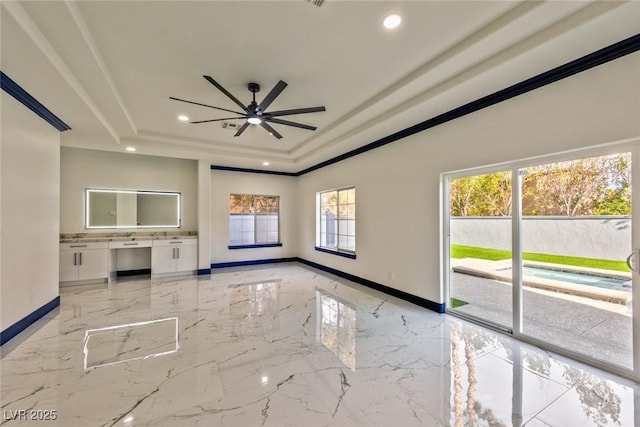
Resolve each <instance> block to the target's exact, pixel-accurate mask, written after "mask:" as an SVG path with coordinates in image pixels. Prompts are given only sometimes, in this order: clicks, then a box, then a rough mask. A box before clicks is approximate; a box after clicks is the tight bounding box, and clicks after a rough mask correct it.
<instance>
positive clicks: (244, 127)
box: [233, 122, 251, 136]
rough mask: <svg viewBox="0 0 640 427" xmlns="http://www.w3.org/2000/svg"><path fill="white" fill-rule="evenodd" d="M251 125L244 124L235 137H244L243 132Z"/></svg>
mask: <svg viewBox="0 0 640 427" xmlns="http://www.w3.org/2000/svg"><path fill="white" fill-rule="evenodd" d="M250 124H251V123H249V122H244V124H243V125H242V126H240V129H238V132H236V133H235V135H233V136H240V135H242V132H244V131H245V129H247V128H248V127H249V125H250Z"/></svg>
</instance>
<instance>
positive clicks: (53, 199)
mask: <svg viewBox="0 0 640 427" xmlns="http://www.w3.org/2000/svg"><path fill="white" fill-rule="evenodd" d="M1 103H2V113H1V114H2V118H1V120H0V121H1V122H2V131H1V136H2V144H1V145H0V153H1V154H0V159H1V160H0V161H1V170H0V175H1V178H0V188H1V191H0V199H1V206H2V216H1V226H0V235H1V238H0V247H1V249H0V259H1V263H0V301H1V302H0V304H1V305H2V310H1V313H0V330H5V329H7V328H8V327H9V326H11V325H13V324H14V323H16V322H17V321H19V320H20V319H22V318H24V317H25V316H27V315H28V314H31V313H32V312H34V311H35V310H37V309H38V308H40V307H42V306H43V305H45V304H47V303H49V302H51V301H52V300H53V299H54V298H55V297H57V296H58V268H59V267H58V238H59V236H58V234H59V232H58V227H59V224H60V217H59V212H60V205H59V200H60V133H59V132H58V131H57V130H56V129H55V128H53V127H52V126H51V125H50V124H48V123H47V122H45V121H44V120H43V119H41V118H40V117H38V116H36V115H35V114H34V113H33V112H32V111H30V110H29V109H27V108H26V107H24V106H23V105H22V104H20V103H19V102H18V101H16V100H15V99H13V98H12V97H11V96H9V95H7V94H6V93H4V92H2V98H1Z"/></svg>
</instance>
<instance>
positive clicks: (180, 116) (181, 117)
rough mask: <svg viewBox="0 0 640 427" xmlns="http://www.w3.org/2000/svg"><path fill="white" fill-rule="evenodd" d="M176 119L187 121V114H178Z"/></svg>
mask: <svg viewBox="0 0 640 427" xmlns="http://www.w3.org/2000/svg"><path fill="white" fill-rule="evenodd" d="M178 120H180V121H181V122H188V121H189V116H185V115H184V114H180V115H179V116H178Z"/></svg>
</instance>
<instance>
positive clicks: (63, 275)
mask: <svg viewBox="0 0 640 427" xmlns="http://www.w3.org/2000/svg"><path fill="white" fill-rule="evenodd" d="M76 254H77V252H75V251H60V281H61V282H70V281H72V280H78V266H77V255H76Z"/></svg>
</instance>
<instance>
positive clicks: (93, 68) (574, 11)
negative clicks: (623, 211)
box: [0, 0, 640, 172]
mask: <svg viewBox="0 0 640 427" xmlns="http://www.w3.org/2000/svg"><path fill="white" fill-rule="evenodd" d="M1 13H2V16H1V19H2V22H1V23H2V26H1V31H2V33H1V35H2V46H1V48H2V50H1V51H0V52H1V60H2V62H1V68H2V71H3V72H4V73H5V74H7V75H8V76H9V77H11V78H12V79H13V80H15V81H16V82H17V83H18V84H19V85H21V86H22V87H23V88H24V89H25V90H27V91H28V92H29V93H31V94H32V95H33V96H34V97H36V98H37V99H38V100H39V101H40V102H42V103H43V104H44V105H45V106H47V107H48V108H49V109H50V110H52V111H53V112H54V113H55V114H56V115H57V116H58V117H60V118H61V119H62V120H63V121H65V122H66V123H67V124H68V125H69V126H71V128H72V130H71V131H67V132H64V133H63V136H62V144H63V145H65V146H72V147H83V148H90V149H98V150H111V151H124V149H125V147H126V146H130V145H132V146H135V147H136V148H137V149H138V153H144V154H153V155H161V156H172V157H181V158H193V159H206V160H209V161H210V162H211V163H213V164H219V165H226V166H235V167H246V168H258V169H267V168H266V167H264V166H262V162H263V161H270V162H271V165H270V166H269V167H268V168H269V169H274V170H279V171H288V172H296V171H299V170H302V169H304V168H306V167H309V166H312V165H314V164H317V163H319V162H321V161H324V160H327V159H329V158H332V157H334V156H336V155H339V154H342V153H344V152H346V151H349V150H351V149H354V148H357V147H360V146H362V145H365V144H367V143H370V142H372V141H375V140H377V139H379V138H382V137H384V136H387V135H389V134H391V133H394V132H396V131H399V130H401V129H404V128H406V127H408V126H411V125H413V124H416V123H418V122H421V121H424V120H426V119H429V118H431V117H433V116H435V115H437V114H440V113H443V112H446V111H448V110H450V109H452V108H455V107H458V106H460V105H462V104H465V103H467V102H470V101H473V100H474V99H477V98H479V97H481V96H484V95H488V94H490V93H492V92H495V91H497V90H499V89H503V88H505V87H507V86H509V85H512V84H514V83H517V82H519V81H522V80H524V79H526V78H528V77H531V76H534V75H536V74H538V73H541V72H543V71H546V70H548V69H551V68H553V67H556V66H558V65H561V64H563V63H566V62H568V61H571V60H573V59H576V58H579V57H581V56H583V55H585V54H588V53H591V52H593V51H595V50H597V49H600V48H603V47H605V46H608V45H610V44H612V43H615V42H617V41H620V40H622V39H624V38H627V37H630V36H632V35H634V34H636V33H637V28H638V22H640V2H613V1H604V2H581V1H572V2H560V1H552V2H544V1H541V2H532V1H525V2H516V1H495V2H493V1H441V2H438V1H407V2H404V1H330V0H327V1H325V2H324V4H323V5H322V6H321V7H316V6H314V5H312V4H311V3H309V2H307V1H305V0H288V1H275V2H274V1H238V0H235V1H194V2H187V1H158V2H154V1H131V2H129V1H77V2H73V1H42V2H38V1H24V2H13V1H11V2H3V3H2V11H1ZM390 13H398V14H400V15H401V16H402V17H403V23H402V25H401V26H400V27H399V28H397V29H395V30H393V31H390V30H386V29H384V28H383V26H382V19H383V18H384V17H385V16H386V15H388V14H390ZM205 74H206V75H210V76H212V77H213V78H214V79H215V80H217V81H218V82H219V83H221V84H222V85H223V86H224V87H225V88H226V89H227V90H228V91H230V92H231V93H232V94H234V96H236V97H237V98H239V99H240V100H241V101H242V102H244V103H245V104H246V103H249V101H250V100H251V93H250V92H249V91H248V90H247V83H249V82H257V83H259V84H260V85H261V86H262V91H261V92H260V93H258V95H257V100H258V102H260V100H261V99H262V97H263V96H265V95H266V94H267V93H268V91H269V90H270V89H271V88H272V87H273V86H274V85H275V84H276V82H277V81H278V80H284V81H286V82H287V83H288V84H289V86H288V87H287V88H286V89H285V90H284V91H283V92H282V94H281V95H280V96H279V97H278V98H277V99H276V100H275V101H274V102H273V104H272V105H271V107H270V108H269V110H281V109H291V108H301V107H311V106H318V105H324V106H326V108H327V111H326V112H321V113H312V114H305V115H297V116H287V117H283V118H285V119H288V120H293V121H297V122H301V123H305V124H309V125H313V126H317V127H318V130H317V131H315V132H313V131H308V130H303V129H297V128H293V127H288V126H282V125H276V124H274V125H273V127H274V128H276V129H277V130H278V131H279V132H280V133H281V134H282V135H283V136H284V138H283V139H280V140H277V139H275V138H273V137H272V136H270V135H269V134H268V133H267V132H265V131H264V130H263V129H261V128H260V127H257V126H250V127H249V128H248V129H247V130H246V131H245V132H244V133H243V134H242V135H241V136H240V137H233V134H234V133H235V132H234V131H232V130H228V129H223V128H222V127H221V126H220V123H216V122H214V123H206V124H189V123H183V122H179V121H178V120H177V116H178V114H187V115H188V116H189V117H190V118H191V120H205V119H214V118H221V117H228V116H229V115H228V113H225V112H222V111H216V110H213V109H209V108H205V107H199V106H195V105H189V104H185V103H180V102H176V101H172V100H170V99H169V97H170V96H173V97H177V98H183V99H187V100H191V101H195V102H200V103H204V104H209V105H215V106H219V107H222V108H228V109H237V106H236V105H235V104H234V103H233V102H232V101H231V100H230V99H228V98H227V97H225V96H224V95H223V94H222V93H221V92H220V91H218V90H217V89H216V88H215V87H213V86H212V85H211V84H209V83H208V82H207V81H206V80H204V79H203V78H202V76H203V75H205ZM236 123H240V124H241V123H242V121H236Z"/></svg>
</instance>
